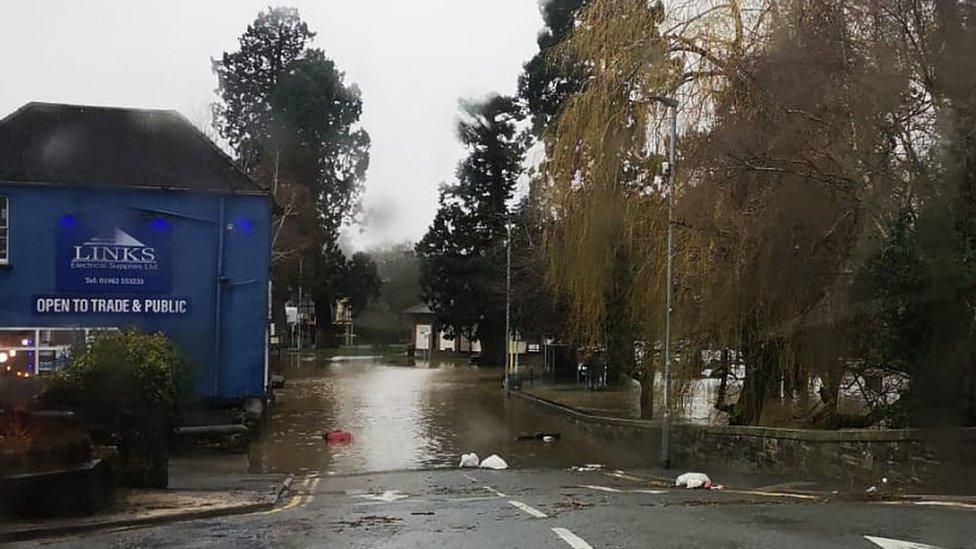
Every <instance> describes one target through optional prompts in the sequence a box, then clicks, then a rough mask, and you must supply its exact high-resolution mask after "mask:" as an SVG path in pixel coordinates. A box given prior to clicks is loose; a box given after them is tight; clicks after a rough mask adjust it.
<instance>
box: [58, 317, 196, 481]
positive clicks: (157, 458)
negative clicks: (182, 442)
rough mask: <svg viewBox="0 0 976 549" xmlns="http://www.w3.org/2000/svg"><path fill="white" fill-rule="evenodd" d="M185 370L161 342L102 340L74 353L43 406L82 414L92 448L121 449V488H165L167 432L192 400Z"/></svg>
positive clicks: (112, 335) (108, 335) (122, 335)
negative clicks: (109, 445)
mask: <svg viewBox="0 0 976 549" xmlns="http://www.w3.org/2000/svg"><path fill="white" fill-rule="evenodd" d="M187 370H188V368H187V363H186V361H185V359H184V358H183V357H182V355H181V354H180V352H179V350H178V349H177V348H176V346H175V345H173V343H172V342H170V341H169V340H168V339H167V338H166V337H165V336H164V335H163V334H159V333H157V334H143V333H140V332H138V331H135V330H125V331H122V332H103V333H100V334H99V335H97V336H96V337H95V339H94V340H93V341H92V342H91V343H90V344H88V345H85V346H81V347H79V348H76V349H74V350H73V352H72V355H71V362H70V364H69V365H68V366H67V367H66V368H64V369H63V370H61V371H60V372H58V373H57V374H55V375H54V376H52V378H51V381H50V385H49V387H48V390H47V392H46V393H45V396H44V400H45V402H46V403H47V404H48V405H49V406H54V407H57V408H62V409H64V408H67V409H71V410H74V411H75V412H78V413H80V414H81V415H82V416H83V417H84V418H85V420H86V421H87V422H88V424H89V428H90V429H91V431H92V434H93V437H94V438H95V440H96V441H98V442H102V443H110V442H111V443H116V444H118V445H119V447H120V448H119V450H120V452H121V457H122V471H121V475H122V481H123V483H125V484H128V485H132V486H153V487H165V486H166V484H167V479H166V467H167V462H168V458H169V447H170V439H171V435H172V431H173V429H174V428H175V427H176V426H177V425H178V423H179V418H180V410H181V409H182V408H183V405H184V404H185V402H186V400H187V398H188V397H189V394H190V391H189V382H188V380H189V377H188V371H187Z"/></svg>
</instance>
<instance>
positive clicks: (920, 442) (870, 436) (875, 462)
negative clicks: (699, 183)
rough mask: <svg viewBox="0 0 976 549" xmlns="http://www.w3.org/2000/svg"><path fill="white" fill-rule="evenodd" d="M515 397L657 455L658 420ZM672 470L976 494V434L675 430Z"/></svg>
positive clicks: (693, 427) (965, 431)
mask: <svg viewBox="0 0 976 549" xmlns="http://www.w3.org/2000/svg"><path fill="white" fill-rule="evenodd" d="M518 394H519V396H521V397H523V398H526V399H528V400H531V401H533V402H535V403H536V404H538V405H540V406H542V407H544V408H545V409H547V410H549V411H551V412H552V413H557V414H560V415H563V416H568V417H571V418H573V419H575V420H576V421H577V422H579V423H580V424H581V425H582V426H583V427H584V428H586V429H587V430H589V431H591V432H593V433H594V434H595V435H599V436H602V437H605V438H607V439H612V440H615V441H618V442H625V443H627V444H630V445H633V446H635V447H636V448H638V449H639V450H640V451H642V452H646V453H647V454H648V455H652V456H656V455H658V452H659V448H660V438H661V430H660V424H659V422H657V421H644V420H635V419H621V418H613V417H603V416H595V415H591V414H587V413H584V412H580V411H578V410H574V409H572V408H569V407H566V406H563V405H561V404H558V403H555V402H552V401H548V400H545V399H541V398H538V397H535V396H532V395H529V394H525V393H518ZM671 445H672V460H671V461H672V466H673V467H676V468H701V469H711V470H730V471H740V472H746V473H750V472H759V473H763V474H771V475H788V476H793V477H797V478H823V479H830V480H831V481H832V482H834V483H850V484H851V485H862V484H876V483H878V482H880V479H881V478H882V477H886V478H888V479H889V480H890V481H892V482H900V483H909V484H923V485H925V486H932V487H935V486H939V487H943V488H946V489H951V488H959V489H969V490H971V489H974V488H976V428H969V429H948V430H941V431H938V430H929V431H926V430H920V429H896V430H879V429H844V430H836V431H822V430H813V429H780V428H770V427H745V426H702V425H685V424H678V425H674V427H673V435H672V443H671Z"/></svg>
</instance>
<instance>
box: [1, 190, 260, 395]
mask: <svg viewBox="0 0 976 549" xmlns="http://www.w3.org/2000/svg"><path fill="white" fill-rule="evenodd" d="M0 194H2V195H5V196H7V197H9V200H10V261H9V265H8V266H6V267H0V328H10V327H19V328H34V327H37V328H40V327H119V328H124V327H134V328H138V329H140V330H143V331H147V332H154V331H162V332H164V333H165V334H167V335H168V336H169V337H170V338H171V339H173V340H174V341H175V342H176V343H177V345H179V347H180V348H181V349H182V350H183V352H184V353H185V354H186V355H187V357H188V358H189V359H190V360H191V362H192V363H193V364H194V367H195V378H196V389H197V391H198V393H199V394H200V395H201V396H205V397H206V396H213V397H221V398H238V397H243V396H248V395H259V396H263V395H264V390H265V386H266V380H265V353H266V344H265V342H266V330H267V313H268V275H269V262H270V238H269V234H270V211H269V205H268V201H267V199H266V198H265V197H262V196H252V195H227V196H221V195H217V194H204V193H187V192H175V191H174V192H170V191H160V190H137V189H101V188H76V187H56V186H37V185H29V186H28V185H15V184H6V183H0ZM222 204H223V208H222ZM222 209H223V212H222ZM119 219H126V220H128V222H131V223H134V224H137V225H138V224H139V223H158V224H160V226H162V227H165V229H166V230H167V231H170V238H169V241H170V249H171V253H170V255H171V257H170V258H169V261H168V263H169V265H168V267H167V266H164V267H165V270H166V271H167V272H168V275H167V276H166V277H165V278H167V279H168V286H169V288H168V289H166V290H164V291H159V290H155V291H151V292H147V293H145V294H143V293H140V292H139V291H137V290H135V289H120V291H119V292H118V293H116V292H109V291H101V290H100V291H97V292H96V291H94V290H85V291H80V292H79V291H70V290H65V289H64V286H63V285H62V287H60V288H59V282H58V281H57V280H56V279H57V278H58V276H57V270H58V269H59V268H63V266H60V267H59V265H58V264H57V263H59V261H57V260H56V257H57V255H58V253H56V250H58V247H59V244H58V242H57V239H58V238H62V237H58V236H57V235H58V234H63V233H59V231H63V230H64V227H63V226H59V223H68V222H69V221H70V222H71V223H74V222H79V223H81V224H83V225H84V226H85V227H100V229H103V230H105V231H111V230H112V228H113V224H116V223H118V222H119V221H118V220H119ZM221 232H222V233H223V283H222V284H218V281H217V278H218V276H217V273H218V256H219V248H220V242H219V240H220V239H219V235H220V233H221ZM60 263H63V262H60ZM218 287H219V288H220V289H219V290H218ZM218 291H219V295H220V298H219V299H220V301H221V307H220V314H216V303H217V301H218ZM39 296H58V297H81V298H92V297H102V296H105V297H120V298H138V297H142V296H145V297H152V298H166V299H180V300H184V299H185V300H187V302H188V304H189V308H188V310H187V311H186V312H183V313H168V314H145V313H144V312H143V313H139V314H137V313H133V312H130V313H93V312H88V313H81V312H76V311H71V312H68V313H63V312H57V313H52V312H45V313H39V312H37V310H36V308H35V305H36V298H37V297H39ZM218 326H219V328H218ZM218 342H219V343H218ZM218 357H219V359H218Z"/></svg>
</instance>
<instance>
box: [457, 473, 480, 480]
mask: <svg viewBox="0 0 976 549" xmlns="http://www.w3.org/2000/svg"><path fill="white" fill-rule="evenodd" d="M461 474H462V475H464V478H466V479H468V480H470V481H471V482H478V479H476V478H474V477H473V476H471V475H469V474H467V473H461Z"/></svg>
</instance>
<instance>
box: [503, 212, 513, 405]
mask: <svg viewBox="0 0 976 549" xmlns="http://www.w3.org/2000/svg"><path fill="white" fill-rule="evenodd" d="M505 231H506V234H507V235H508V239H507V240H506V242H505V256H506V258H505V391H509V390H511V388H512V382H513V379H512V373H513V372H512V349H511V347H512V345H511V340H510V339H509V336H510V335H511V333H512V332H511V329H512V328H511V326H512V223H511V222H510V221H507V220H506V221H505Z"/></svg>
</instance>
